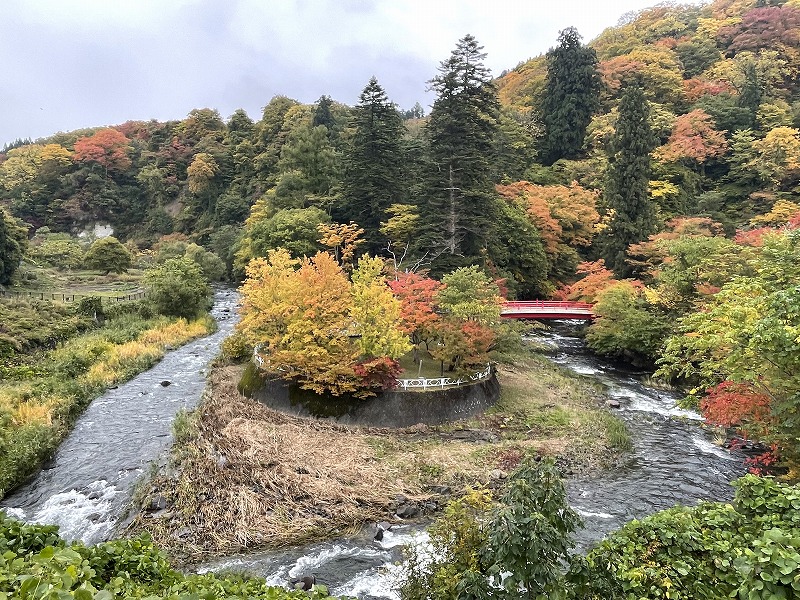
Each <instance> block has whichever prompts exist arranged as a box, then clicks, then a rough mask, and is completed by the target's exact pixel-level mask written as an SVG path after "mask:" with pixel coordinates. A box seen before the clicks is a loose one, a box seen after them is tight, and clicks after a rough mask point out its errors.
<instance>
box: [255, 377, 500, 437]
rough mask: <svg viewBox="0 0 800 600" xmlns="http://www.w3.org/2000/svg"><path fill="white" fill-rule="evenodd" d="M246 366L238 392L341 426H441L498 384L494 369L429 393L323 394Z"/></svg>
mask: <svg viewBox="0 0 800 600" xmlns="http://www.w3.org/2000/svg"><path fill="white" fill-rule="evenodd" d="M253 371H255V368H254V367H251V368H248V372H247V373H246V374H245V376H244V377H243V383H244V382H245V381H247V382H248V383H247V384H246V385H243V384H240V386H239V387H240V391H242V392H243V393H244V394H245V395H246V396H249V397H251V398H253V399H255V400H258V401H259V402H262V403H263V404H265V405H266V406H269V407H270V408H273V409H275V410H279V411H281V412H285V413H289V414H292V415H297V416H301V417H316V418H319V419H330V420H332V421H335V422H337V423H341V424H345V425H364V426H368V427H410V426H411V425H416V424H418V423H424V424H426V425H441V424H442V423H448V422H450V421H455V420H458V419H463V418H466V417H470V416H472V415H475V414H477V413H479V412H481V411H483V410H485V409H487V408H488V407H490V406H492V405H493V404H494V403H495V402H497V400H498V398H499V397H500V383H499V382H498V381H497V377H496V376H495V374H494V373H493V374H492V376H491V377H489V378H488V379H486V380H484V381H480V382H478V383H473V384H470V385H462V386H459V387H455V388H448V389H443V390H435V391H428V392H407V391H403V390H392V391H388V392H384V393H383V394H380V395H378V396H374V397H372V398H366V399H363V400H362V399H359V398H352V397H346V396H345V397H338V398H336V397H323V396H319V395H318V394H315V393H313V392H310V391H308V390H302V389H300V388H299V387H297V386H296V385H294V384H288V383H287V382H285V381H283V380H279V379H278V380H261V381H259V382H258V383H255V381H254V378H257V377H258V376H257V375H256V374H255V373H254V372H253Z"/></svg>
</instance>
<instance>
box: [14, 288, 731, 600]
mask: <svg viewBox="0 0 800 600" xmlns="http://www.w3.org/2000/svg"><path fill="white" fill-rule="evenodd" d="M235 303H236V296H235V294H234V293H233V292H230V291H219V292H217V294H216V298H215V306H214V310H213V314H214V316H215V317H216V318H217V320H218V321H219V330H218V331H217V332H216V333H215V334H213V335H212V336H209V337H207V338H204V339H202V340H198V341H196V342H193V343H190V344H188V345H186V346H184V347H182V348H180V349H178V350H175V351H173V352H171V353H169V354H168V355H167V356H166V357H165V358H164V360H162V361H161V362H160V363H159V364H158V365H156V366H155V367H154V368H153V369H151V370H150V371H148V372H147V373H143V374H141V375H139V376H138V377H136V378H134V379H132V380H131V381H129V382H128V383H126V384H124V385H120V387H119V388H118V389H115V390H109V391H108V392H107V393H106V394H105V395H103V396H102V397H100V398H98V399H97V400H95V401H94V402H93V403H92V404H91V406H90V407H89V409H88V410H87V411H86V413H84V415H83V416H82V417H81V418H80V419H79V421H78V423H77V425H76V427H75V429H74V431H73V432H72V433H71V434H70V436H69V437H68V438H67V440H66V441H65V442H64V443H63V444H62V445H61V447H60V448H59V450H58V452H57V454H56V456H55V458H54V459H53V460H52V461H51V462H50V464H48V465H47V468H46V469H45V470H43V471H42V472H41V473H40V474H39V475H38V476H37V477H36V478H34V479H33V480H32V481H31V482H30V483H29V484H28V485H26V486H24V487H23V488H21V489H19V490H18V491H17V492H16V493H14V494H13V495H11V496H10V497H9V498H7V499H6V500H5V501H4V502H3V505H5V506H8V507H12V508H11V509H10V512H11V514H15V515H17V516H20V517H23V518H25V519H26V520H30V521H37V522H46V523H56V524H58V525H60V526H61V528H62V534H63V535H64V536H65V537H67V538H73V539H75V538H80V539H83V540H84V541H86V542H97V541H100V540H103V539H106V538H107V537H108V536H109V535H110V534H111V533H112V532H113V528H114V524H115V522H116V521H117V519H118V518H119V517H120V515H122V514H123V512H124V511H125V509H126V506H127V504H128V502H129V499H130V496H131V492H132V488H133V485H134V483H135V480H136V479H137V477H139V475H140V474H141V473H142V472H144V471H145V470H146V469H147V468H148V464H150V463H153V462H156V463H157V462H158V461H159V460H163V459H164V457H165V456H166V452H167V448H168V446H169V444H170V441H171V436H170V426H171V422H172V419H173V417H174V415H175V413H176V412H177V411H178V410H179V409H180V408H189V407H192V406H194V405H195V404H196V403H197V402H198V400H199V398H200V395H201V393H202V389H203V385H204V381H205V370H206V368H207V364H208V362H209V361H210V360H211V359H213V358H214V356H216V354H217V353H218V351H219V345H220V343H221V341H222V339H224V337H225V336H226V335H227V334H228V333H229V332H230V330H231V328H232V326H233V322H234V318H233V314H234V307H235ZM575 327H576V326H575V325H574V324H570V323H559V324H556V325H555V327H554V328H552V329H551V330H549V331H547V332H545V333H540V334H537V336H536V339H535V341H536V342H537V343H539V344H542V345H544V346H546V347H547V348H549V350H548V354H549V355H550V357H551V359H552V360H553V361H554V362H556V363H558V364H560V365H562V366H563V367H565V368H567V369H569V370H571V371H573V372H575V373H577V374H579V375H581V376H584V377H589V378H592V379H594V380H595V381H598V382H599V383H601V384H602V385H603V386H604V387H605V388H606V391H607V394H608V395H609V396H610V397H612V398H615V399H617V400H619V402H620V405H621V406H620V409H619V410H618V413H617V414H618V415H619V416H620V417H621V418H622V419H623V420H624V421H625V423H626V425H627V426H628V429H629V430H630V433H631V437H632V439H633V445H634V449H633V451H632V452H631V453H629V454H628V455H626V456H625V459H624V460H623V464H621V465H620V467H619V468H617V469H615V470H613V471H611V472H605V473H603V474H602V475H601V476H599V477H593V478H579V479H571V480H569V481H568V482H567V490H568V495H569V499H570V503H571V504H572V506H573V507H574V508H575V510H576V511H577V512H579V513H580V514H581V516H582V517H583V519H584V522H585V526H584V528H583V529H581V531H580V532H579V533H578V535H577V544H578V549H580V550H585V549H586V548H587V547H589V546H590V545H591V543H592V542H594V541H597V540H598V539H600V538H602V537H603V535H605V534H606V533H607V532H609V531H611V530H613V529H616V528H618V527H620V526H621V525H622V524H623V523H625V522H626V521H629V520H631V519H633V518H640V517H643V516H646V515H648V514H651V513H653V512H655V511H657V510H660V509H663V508H667V507H669V506H672V505H674V504H677V503H680V504H694V503H695V502H697V501H698V500H726V499H729V498H730V497H732V492H733V491H732V488H731V487H730V485H729V482H730V481H731V480H732V479H735V478H736V477H738V476H740V475H742V474H743V473H744V468H743V467H742V462H743V459H744V456H743V455H741V454H739V453H731V452H729V451H728V450H725V449H723V448H720V447H718V446H717V445H715V444H714V443H713V440H712V439H711V437H710V435H709V434H708V433H707V432H706V431H704V430H703V429H702V428H701V427H700V421H699V416H698V415H697V414H695V413H693V412H690V411H686V410H682V409H680V408H678V407H677V406H676V402H677V397H676V395H674V394H672V393H670V392H666V391H663V390H658V389H653V388H649V387H647V386H646V385H644V384H643V383H642V379H643V376H644V375H645V373H637V372H635V371H630V370H627V369H626V368H625V367H621V366H619V365H612V364H610V363H608V362H605V361H603V360H601V359H598V358H597V357H595V356H593V355H591V354H590V353H589V352H588V351H587V350H586V349H585V346H584V345H583V342H582V341H581V340H580V338H579V337H577V335H576V333H575ZM162 380H168V381H171V382H172V384H171V385H170V386H168V387H162V386H161V381H162ZM372 533H373V532H372V531H371V530H365V531H364V533H363V534H362V535H360V536H357V537H354V538H348V539H342V540H336V541H327V542H321V543H318V544H313V545H310V546H306V547H303V548H298V549H295V550H290V551H285V552H264V553H254V554H249V555H246V556H234V557H228V558H224V559H220V560H217V561H214V562H212V563H209V564H207V565H205V566H204V567H203V569H202V570H219V569H234V570H238V571H245V572H248V573H250V574H254V575H261V576H263V577H265V578H267V580H269V581H270V582H271V583H273V584H275V585H287V584H288V583H289V582H290V581H291V580H292V579H294V578H298V577H302V576H304V575H308V574H312V573H313V574H316V577H317V581H318V582H320V583H324V584H326V585H327V586H328V587H329V589H330V591H331V593H333V594H336V595H348V596H356V597H358V598H360V599H362V600H376V599H385V598H396V597H397V596H396V595H395V593H394V592H393V590H392V585H393V582H394V579H395V576H396V573H397V571H398V569H399V567H397V566H396V563H398V562H399V561H400V560H401V559H402V553H401V548H402V546H403V545H404V544H406V543H424V540H425V532H424V531H423V530H421V529H419V528H416V529H415V528H413V527H409V526H406V527H401V528H398V529H395V530H393V531H389V532H387V533H386V534H385V535H384V538H383V540H381V541H380V542H376V541H374V540H373V539H372Z"/></svg>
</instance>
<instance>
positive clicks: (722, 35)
mask: <svg viewBox="0 0 800 600" xmlns="http://www.w3.org/2000/svg"><path fill="white" fill-rule="evenodd" d="M717 37H718V38H719V40H720V41H721V42H722V43H723V44H726V45H728V48H729V50H730V51H731V52H741V51H743V50H760V49H762V48H780V46H781V45H787V46H797V45H799V44H800V10H798V9H796V8H794V7H792V6H781V7H778V6H763V7H759V8H754V9H753V10H751V11H749V12H748V13H746V14H745V15H744V17H742V21H741V23H737V24H736V25H730V26H728V27H721V28H720V30H719V33H718V34H717Z"/></svg>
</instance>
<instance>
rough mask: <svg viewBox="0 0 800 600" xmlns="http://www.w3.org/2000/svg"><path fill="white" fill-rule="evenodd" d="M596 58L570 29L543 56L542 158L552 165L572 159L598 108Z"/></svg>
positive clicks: (572, 29) (579, 147)
mask: <svg viewBox="0 0 800 600" xmlns="http://www.w3.org/2000/svg"><path fill="white" fill-rule="evenodd" d="M599 96H600V75H599V73H598V71H597V54H596V53H595V51H594V49H593V48H589V47H587V46H584V45H583V44H582V43H581V36H580V34H578V30H577V29H575V28H574V27H568V28H567V29H564V30H563V31H562V32H561V33H559V35H558V46H557V47H555V48H551V49H550V51H549V52H548V53H547V80H546V83H545V89H544V98H543V101H542V112H543V121H544V127H545V139H544V148H543V152H542V154H543V158H544V161H545V162H546V163H547V164H553V163H554V162H555V161H557V160H558V159H560V158H575V157H576V156H577V155H578V154H579V153H580V151H581V148H582V147H583V139H584V137H585V136H586V127H587V126H588V125H589V122H590V121H591V119H592V114H593V113H594V112H595V111H596V110H597V108H598V106H599Z"/></svg>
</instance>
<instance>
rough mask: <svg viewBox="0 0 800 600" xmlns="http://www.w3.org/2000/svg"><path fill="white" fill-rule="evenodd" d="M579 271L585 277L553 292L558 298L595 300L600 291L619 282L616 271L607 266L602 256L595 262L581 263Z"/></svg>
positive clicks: (584, 300) (582, 300)
mask: <svg viewBox="0 0 800 600" xmlns="http://www.w3.org/2000/svg"><path fill="white" fill-rule="evenodd" d="M577 272H578V274H579V275H584V277H583V279H579V280H578V281H576V282H575V283H573V284H572V285H566V286H563V287H561V288H560V289H559V290H558V291H556V293H555V294H553V297H554V298H555V299H556V300H577V301H580V302H594V301H595V299H596V298H597V295H598V294H599V293H600V292H602V291H603V290H604V289H606V288H607V287H610V286H611V285H613V284H615V283H618V280H617V279H615V278H614V273H613V272H612V271H610V270H609V269H607V268H606V263H605V261H604V260H603V259H602V258H601V259H600V260H596V261H594V262H582V263H580V264H579V265H578V269H577Z"/></svg>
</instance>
